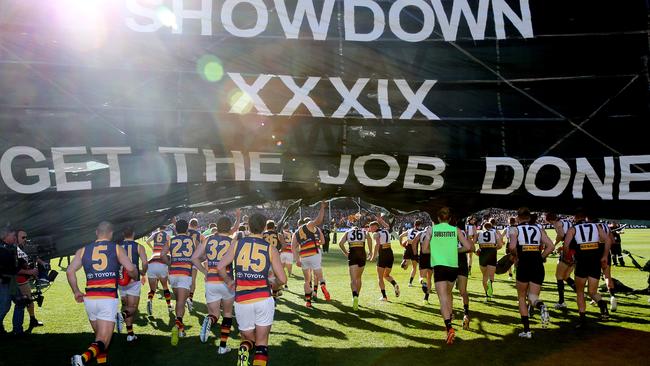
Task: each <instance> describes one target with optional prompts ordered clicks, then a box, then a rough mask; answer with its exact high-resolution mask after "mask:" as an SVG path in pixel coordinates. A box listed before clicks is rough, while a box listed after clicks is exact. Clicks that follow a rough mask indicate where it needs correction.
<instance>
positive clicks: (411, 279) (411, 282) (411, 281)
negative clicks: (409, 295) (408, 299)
mask: <svg viewBox="0 0 650 366" xmlns="http://www.w3.org/2000/svg"><path fill="white" fill-rule="evenodd" d="M412 284H413V277H411V278H410V279H409V285H412Z"/></svg>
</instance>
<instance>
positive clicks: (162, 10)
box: [156, 6, 178, 29]
mask: <svg viewBox="0 0 650 366" xmlns="http://www.w3.org/2000/svg"><path fill="white" fill-rule="evenodd" d="M156 16H157V17H158V21H159V22H160V24H162V25H164V26H165V27H169V28H171V29H177V28H178V24H177V23H176V15H175V14H174V12H173V11H171V10H170V9H169V8H168V7H166V6H160V7H158V9H157V10H156Z"/></svg>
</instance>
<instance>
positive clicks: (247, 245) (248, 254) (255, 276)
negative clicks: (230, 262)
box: [234, 236, 271, 304]
mask: <svg viewBox="0 0 650 366" xmlns="http://www.w3.org/2000/svg"><path fill="white" fill-rule="evenodd" d="M234 263H235V301H236V302H238V303H242V304H249V303H253V302H257V301H261V300H264V299H266V298H269V297H271V288H270V286H269V270H270V269H271V244H269V242H267V241H266V240H264V239H262V238H260V237H256V236H246V237H244V238H242V239H240V240H239V241H238V242H237V247H236V248H235V260H234Z"/></svg>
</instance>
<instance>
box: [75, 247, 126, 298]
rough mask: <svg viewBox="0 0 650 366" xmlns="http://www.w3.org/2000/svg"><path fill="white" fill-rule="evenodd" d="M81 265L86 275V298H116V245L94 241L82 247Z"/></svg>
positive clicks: (117, 262) (118, 267)
mask: <svg viewBox="0 0 650 366" xmlns="http://www.w3.org/2000/svg"><path fill="white" fill-rule="evenodd" d="M81 265H82V266H83V268H84V272H85V273H86V296H85V297H87V298H93V299H115V298H117V272H118V271H119V269H120V262H119V261H118V260H117V244H115V243H113V242H111V241H96V242H94V243H92V244H88V245H86V246H85V247H84V250H83V254H82V255H81Z"/></svg>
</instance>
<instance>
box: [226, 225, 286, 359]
mask: <svg viewBox="0 0 650 366" xmlns="http://www.w3.org/2000/svg"><path fill="white" fill-rule="evenodd" d="M265 222H266V217H264V216H263V215H260V214H257V213H254V214H252V215H251V216H250V219H249V230H250V231H251V234H250V236H246V237H244V238H242V239H241V240H233V241H232V243H231V246H230V248H229V249H228V252H227V253H226V255H225V256H224V257H223V258H222V260H221V261H220V262H219V265H218V267H217V269H218V272H219V275H220V276H221V278H223V279H224V280H225V281H226V283H227V285H228V287H229V288H234V289H235V315H236V317H237V325H238V327H239V331H240V333H241V344H240V346H239V355H238V360H237V365H239V366H248V359H249V357H250V356H249V352H250V351H251V350H253V349H254V350H255V355H254V356H253V365H255V366H265V365H266V364H267V363H268V360H269V347H268V344H269V343H268V342H269V333H271V325H272V324H273V316H274V313H275V301H274V300H273V298H272V296H271V290H272V289H273V288H275V289H278V288H281V287H282V285H283V284H284V283H285V282H286V281H287V277H286V276H285V274H284V271H283V270H282V263H280V254H279V253H278V250H277V249H276V248H275V247H274V246H272V245H270V244H269V243H268V242H267V241H266V240H264V239H263V238H262V231H263V230H264V224H265ZM231 263H234V267H235V274H236V278H235V279H234V280H233V278H232V276H231V275H229V274H228V272H227V268H228V266H230V264H231ZM271 270H272V271H273V272H274V273H275V274H276V275H275V281H274V282H273V283H271V282H269V272H270V271H271Z"/></svg>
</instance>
